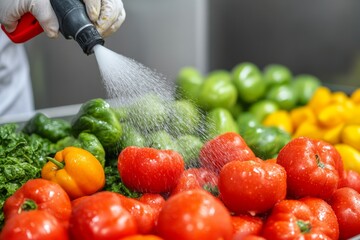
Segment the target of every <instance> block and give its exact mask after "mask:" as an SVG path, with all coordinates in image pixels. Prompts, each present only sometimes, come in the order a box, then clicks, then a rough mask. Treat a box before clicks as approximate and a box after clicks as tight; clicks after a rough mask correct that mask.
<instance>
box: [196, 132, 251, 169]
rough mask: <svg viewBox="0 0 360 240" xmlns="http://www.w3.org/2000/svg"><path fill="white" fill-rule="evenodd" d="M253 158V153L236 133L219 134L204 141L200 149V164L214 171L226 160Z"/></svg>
mask: <svg viewBox="0 0 360 240" xmlns="http://www.w3.org/2000/svg"><path fill="white" fill-rule="evenodd" d="M252 158H255V154H254V153H253V151H252V150H251V149H250V148H249V146H248V145H247V144H246V142H245V141H244V139H243V138H242V137H241V136H240V135H239V134H237V133H234V132H228V133H224V134H221V135H219V136H217V137H215V138H213V139H211V140H210V141H208V142H206V143H205V144H204V145H203V147H202V148H201V150H200V156H199V160H200V164H201V166H202V167H204V168H208V169H210V170H211V171H214V172H215V173H219V172H220V170H221V168H222V167H223V166H224V165H225V164H226V163H228V162H231V161H234V160H238V161H245V160H249V159H252Z"/></svg>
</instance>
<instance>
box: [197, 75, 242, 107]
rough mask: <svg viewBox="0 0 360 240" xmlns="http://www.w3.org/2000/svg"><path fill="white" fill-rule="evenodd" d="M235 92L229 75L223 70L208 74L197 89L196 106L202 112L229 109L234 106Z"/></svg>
mask: <svg viewBox="0 0 360 240" xmlns="http://www.w3.org/2000/svg"><path fill="white" fill-rule="evenodd" d="M237 97H238V95H237V90H236V87H235V85H234V84H233V82H232V80H231V74H230V73H229V72H227V71H225V70H217V71H214V72H212V73H210V74H209V75H208V76H207V77H206V79H205V81H204V83H203V84H202V85H201V87H200V89H199V98H198V104H199V106H200V107H201V108H203V109H204V110H211V109H214V108H218V107H221V108H227V109H230V108H231V107H233V106H234V105H235V104H236V101H237Z"/></svg>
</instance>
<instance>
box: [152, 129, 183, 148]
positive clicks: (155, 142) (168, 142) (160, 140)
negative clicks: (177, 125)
mask: <svg viewBox="0 0 360 240" xmlns="http://www.w3.org/2000/svg"><path fill="white" fill-rule="evenodd" d="M146 146H147V147H151V148H156V149H161V150H174V151H178V149H179V146H178V145H177V143H176V141H175V139H174V138H173V136H171V135H170V134H169V133H167V132H166V131H164V130H160V131H157V132H153V133H151V134H150V135H147V137H146Z"/></svg>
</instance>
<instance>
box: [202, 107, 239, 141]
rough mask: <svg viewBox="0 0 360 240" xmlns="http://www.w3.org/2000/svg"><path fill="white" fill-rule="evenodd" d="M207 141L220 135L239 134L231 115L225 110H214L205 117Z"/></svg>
mask: <svg viewBox="0 0 360 240" xmlns="http://www.w3.org/2000/svg"><path fill="white" fill-rule="evenodd" d="M206 124H207V125H206V129H207V131H206V132H207V139H212V138H214V137H216V136H218V135H220V134H222V133H226V132H237V133H238V132H239V128H238V126H237V124H236V121H235V120H234V118H233V116H232V115H231V113H230V111H229V110H227V109H225V108H215V109H213V110H211V111H210V112H208V114H207V115H206Z"/></svg>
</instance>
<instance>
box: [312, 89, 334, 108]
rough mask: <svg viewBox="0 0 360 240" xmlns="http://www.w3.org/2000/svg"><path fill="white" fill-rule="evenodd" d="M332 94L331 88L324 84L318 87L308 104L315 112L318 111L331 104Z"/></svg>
mask: <svg viewBox="0 0 360 240" xmlns="http://www.w3.org/2000/svg"><path fill="white" fill-rule="evenodd" d="M331 94H332V93H331V91H330V89H329V88H327V87H323V86H322V87H318V88H317V89H316V91H315V92H314V94H313V96H312V98H311V99H310V101H309V102H308V104H307V106H309V107H310V108H311V109H312V110H313V111H314V112H315V113H317V112H318V111H321V110H322V109H323V108H324V107H326V106H327V105H329V103H330V101H331Z"/></svg>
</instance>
